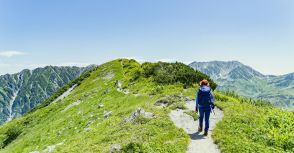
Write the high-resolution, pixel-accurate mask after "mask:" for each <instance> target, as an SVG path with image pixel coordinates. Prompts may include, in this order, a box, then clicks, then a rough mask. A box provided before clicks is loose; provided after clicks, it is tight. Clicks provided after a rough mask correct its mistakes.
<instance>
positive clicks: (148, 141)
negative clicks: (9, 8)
mask: <svg viewBox="0 0 294 153" xmlns="http://www.w3.org/2000/svg"><path fill="white" fill-rule="evenodd" d="M158 66H160V67H161V68H162V70H164V69H165V67H171V69H170V70H168V73H169V75H164V76H162V75H160V73H161V70H160V69H158ZM146 67H153V68H152V69H153V70H154V71H153V70H148V72H147V70H146ZM173 67H176V68H177V70H179V71H182V72H185V73H184V74H182V76H181V77H179V78H178V77H176V75H177V74H176V73H175V70H173ZM172 71H173V73H174V74H173V73H170V72H172ZM165 73H166V72H165ZM197 73H199V72H195V71H193V70H192V69H191V68H189V67H187V66H185V65H183V64H180V63H177V64H167V63H159V64H156V65H152V64H147V63H146V64H143V65H140V64H139V63H137V62H136V61H134V60H115V61H112V62H108V63H106V64H103V65H101V66H99V67H97V68H95V69H94V70H93V71H91V72H89V73H86V74H85V75H83V76H82V77H80V78H79V79H77V80H78V81H76V80H75V81H72V82H71V83H70V84H69V85H67V86H65V87H64V88H62V89H61V90H60V91H59V92H57V93H56V94H55V95H53V96H52V98H49V99H48V100H47V101H46V102H45V103H43V105H40V106H39V107H38V108H36V109H34V110H33V111H31V112H30V113H28V114H26V115H25V116H23V117H20V118H17V119H15V120H13V121H11V122H9V123H7V124H5V125H3V126H2V127H0V145H1V147H2V150H1V151H0V152H9V153H11V152H32V151H45V152H46V151H49V150H50V149H52V148H54V150H53V152H109V150H110V149H111V147H112V145H114V144H118V145H120V146H121V147H122V150H125V152H128V150H133V151H135V152H138V151H141V152H184V151H185V150H186V147H187V144H188V136H187V135H185V132H184V131H183V130H181V129H177V128H176V127H175V126H174V125H173V123H172V122H171V121H170V120H169V118H168V112H169V108H166V109H162V108H159V107H158V106H155V105H154V104H155V103H156V102H157V101H158V100H160V99H162V97H166V96H170V95H180V93H181V91H183V90H184V87H186V88H187V87H192V84H193V82H194V81H195V76H198V75H199V74H197ZM202 76H205V77H207V76H206V75H203V74H202ZM159 77H160V80H161V82H159V80H158V79H159ZM170 78H173V79H170ZM200 79H202V78H197V79H196V80H197V81H198V80H200ZM207 79H209V78H208V77H207ZM76 83H77V84H78V85H79V86H78V87H76V88H75V89H74V90H73V91H72V93H71V94H70V95H69V96H68V97H66V98H64V99H62V100H60V101H58V102H56V103H52V101H53V99H55V98H56V97H58V96H59V95H61V93H62V92H63V91H65V90H66V89H68V88H69V87H70V86H71V85H73V84H76ZM182 103H183V100H181V98H178V99H177V100H175V101H172V102H170V103H169V107H173V108H177V107H178V106H181V105H182ZM138 108H142V109H144V110H145V111H146V112H151V113H152V114H153V115H154V117H152V118H144V116H140V117H138V118H136V119H135V120H133V121H132V122H125V119H126V118H128V117H130V115H131V114H132V113H133V112H134V111H136V110H137V109H138Z"/></svg>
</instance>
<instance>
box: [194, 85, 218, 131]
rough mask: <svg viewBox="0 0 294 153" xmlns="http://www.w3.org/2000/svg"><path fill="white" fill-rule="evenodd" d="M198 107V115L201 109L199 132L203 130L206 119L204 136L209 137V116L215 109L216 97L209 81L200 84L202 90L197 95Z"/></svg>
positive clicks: (196, 109)
mask: <svg viewBox="0 0 294 153" xmlns="http://www.w3.org/2000/svg"><path fill="white" fill-rule="evenodd" d="M196 96H197V97H196V107H195V111H196V113H198V109H199V127H198V132H202V130H203V119H205V129H204V136H207V135H208V129H209V116H210V112H211V111H212V110H213V109H214V96H213V92H212V89H211V88H210V86H209V82H208V81H207V80H202V81H201V82H200V88H199V90H198V92H197V94H196Z"/></svg>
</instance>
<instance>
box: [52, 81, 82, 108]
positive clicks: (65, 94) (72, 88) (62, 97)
mask: <svg viewBox="0 0 294 153" xmlns="http://www.w3.org/2000/svg"><path fill="white" fill-rule="evenodd" d="M75 87H77V84H75V85H73V86H72V87H71V88H69V89H67V91H65V92H64V93H63V94H62V95H60V96H59V97H57V98H56V99H55V100H54V101H53V102H52V104H53V103H56V102H57V101H59V100H62V99H64V98H65V97H67V96H68V95H70V94H71V92H72V91H73V90H74V89H75Z"/></svg>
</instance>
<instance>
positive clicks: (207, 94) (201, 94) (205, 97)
mask: <svg viewBox="0 0 294 153" xmlns="http://www.w3.org/2000/svg"><path fill="white" fill-rule="evenodd" d="M198 98H199V99H198V104H199V105H201V106H209V105H211V89H210V90H207V91H202V90H199V91H198Z"/></svg>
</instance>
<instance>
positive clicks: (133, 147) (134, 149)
mask: <svg viewBox="0 0 294 153" xmlns="http://www.w3.org/2000/svg"><path fill="white" fill-rule="evenodd" d="M122 152H124V153H143V152H144V151H143V145H142V144H141V143H134V142H132V143H129V144H128V145H126V146H125V147H123V149H122Z"/></svg>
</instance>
